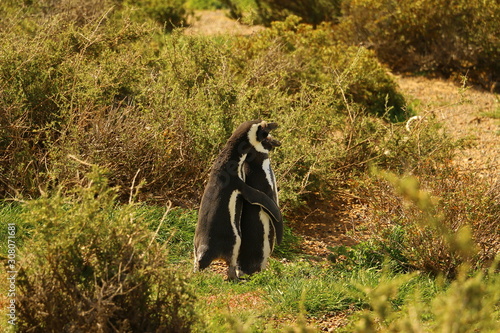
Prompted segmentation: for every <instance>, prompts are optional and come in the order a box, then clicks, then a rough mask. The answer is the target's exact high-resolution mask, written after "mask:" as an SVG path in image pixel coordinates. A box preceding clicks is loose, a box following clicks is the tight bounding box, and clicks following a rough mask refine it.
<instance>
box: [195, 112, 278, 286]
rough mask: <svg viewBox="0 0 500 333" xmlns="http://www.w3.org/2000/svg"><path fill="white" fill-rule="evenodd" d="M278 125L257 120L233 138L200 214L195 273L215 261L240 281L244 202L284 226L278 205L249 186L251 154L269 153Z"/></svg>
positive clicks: (213, 175) (217, 163)
mask: <svg viewBox="0 0 500 333" xmlns="http://www.w3.org/2000/svg"><path fill="white" fill-rule="evenodd" d="M273 128H275V126H274V125H272V124H268V123H267V122H265V121H260V120H254V121H247V122H245V123H243V124H241V125H240V126H239V127H238V128H237V129H236V130H235V131H234V132H233V134H232V135H231V137H230V138H229V140H228V141H227V143H226V145H225V146H224V148H223V149H222V151H221V152H220V154H219V155H218V157H217V159H216V160H215V162H214V165H213V166H212V169H211V171H210V176H209V180H208V183H207V186H206V187H205V191H204V193H203V197H202V200H201V205H200V209H199V213H198V223H197V226H196V231H195V238H194V266H195V270H199V269H204V268H206V267H208V265H210V263H211V262H212V261H213V260H215V259H223V260H224V261H226V263H227V264H228V265H229V269H228V277H229V278H230V279H236V278H237V266H238V255H239V253H240V247H241V225H240V219H241V213H242V208H243V202H244V201H245V202H248V203H249V204H252V205H256V206H258V207H262V208H263V209H264V210H265V212H266V213H267V214H268V215H269V216H270V217H271V219H272V220H273V223H275V224H276V225H282V223H283V221H282V216H281V212H280V210H279V208H278V206H277V205H276V202H275V201H274V200H273V199H271V198H270V197H269V196H268V195H266V194H264V193H263V192H262V191H259V190H257V189H255V188H253V187H251V186H249V185H248V184H246V183H245V178H246V175H245V170H244V168H245V163H246V161H247V157H248V154H249V152H250V151H254V150H255V151H265V150H266V149H265V148H264V147H263V145H262V142H263V140H265V139H266V138H267V136H268V135H269V131H271V130H272V129H273Z"/></svg>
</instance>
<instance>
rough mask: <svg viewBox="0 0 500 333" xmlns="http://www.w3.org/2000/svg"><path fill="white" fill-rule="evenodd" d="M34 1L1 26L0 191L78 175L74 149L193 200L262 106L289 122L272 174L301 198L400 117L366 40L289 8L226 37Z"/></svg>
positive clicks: (292, 197)
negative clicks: (343, 39)
mask: <svg viewBox="0 0 500 333" xmlns="http://www.w3.org/2000/svg"><path fill="white" fill-rule="evenodd" d="M32 10H33V9H32V8H31V7H30V8H23V9H22V10H20V11H18V14H17V15H20V16H22V19H23V20H25V22H28V21H29V22H30V26H26V25H23V24H18V23H16V22H18V21H13V22H12V24H11V25H10V26H9V28H5V29H3V30H2V32H1V33H2V38H3V40H4V47H3V48H2V50H1V51H0V52H1V55H2V57H3V59H5V60H6V61H4V62H2V64H3V65H2V71H1V72H0V82H1V83H0V84H1V87H2V92H3V93H2V94H1V95H0V108H1V109H2V111H3V112H2V113H0V117H1V119H0V122H1V123H2V132H1V134H0V135H1V136H0V146H1V147H2V149H1V151H0V153H1V157H0V169H1V176H0V177H2V178H1V182H0V186H1V193H2V196H9V195H11V196H14V195H16V194H22V195H25V196H33V197H36V196H37V195H38V194H39V192H40V190H42V191H45V190H47V188H50V187H51V186H54V185H56V184H58V183H60V184H62V185H63V186H65V187H66V188H70V187H71V186H72V184H75V183H76V184H77V183H79V182H80V180H81V179H80V178H81V176H80V175H81V174H83V172H84V170H83V169H84V168H85V167H84V166H83V165H82V164H80V163H77V162H75V161H74V160H72V159H70V158H68V155H73V156H77V157H78V158H79V159H80V160H83V161H87V162H88V163H93V164H99V165H102V166H105V167H106V168H107V169H108V170H109V178H110V182H111V184H112V185H116V186H119V187H120V189H121V192H120V193H121V195H122V197H123V198H125V199H126V198H127V197H128V192H129V191H128V188H129V187H130V186H131V183H132V181H133V180H134V179H136V180H137V181H141V180H145V181H146V183H145V186H144V188H143V189H144V193H145V194H144V196H145V199H152V200H160V201H162V200H167V199H172V200H174V201H175V203H179V202H185V201H186V200H192V199H193V198H194V199H195V200H196V201H197V200H198V198H199V193H200V190H201V189H202V187H203V179H204V178H206V174H207V172H208V170H209V168H210V165H211V162H212V159H213V157H214V156H215V155H216V154H217V151H218V149H219V148H220V147H221V145H222V144H223V143H224V142H225V140H226V139H227V137H229V135H230V133H231V132H232V130H233V129H234V128H235V127H236V126H237V125H238V124H239V123H241V122H242V121H244V120H247V119H256V118H263V119H268V120H274V121H277V122H278V123H280V125H281V127H282V128H283V129H284V130H283V131H282V132H281V133H278V136H281V139H283V140H284V142H285V144H284V146H283V147H284V148H283V149H281V148H280V150H277V152H276V161H277V171H278V172H277V173H278V174H279V175H282V176H281V177H282V179H280V183H281V184H283V189H282V192H283V195H282V198H283V199H284V202H290V203H297V202H300V200H301V199H302V198H303V195H304V194H306V193H309V192H315V191H320V192H321V191H324V190H327V189H328V188H329V187H330V186H332V185H334V183H335V179H336V178H337V173H336V172H335V171H333V172H332V170H335V169H342V170H348V171H349V170H353V169H355V167H357V166H363V165H364V164H365V159H377V158H378V156H380V154H379V148H377V147H376V144H375V143H376V141H379V140H382V136H384V135H386V134H387V131H381V130H380V131H379V130H377V128H382V127H383V126H382V125H383V124H388V121H397V120H402V119H405V117H407V115H408V113H407V112H406V110H405V109H404V99H403V97H402V96H401V94H400V93H399V92H398V91H397V87H396V84H395V83H394V81H393V80H392V79H391V78H390V77H389V76H388V75H387V74H386V71H385V69H384V68H383V67H382V66H381V65H380V64H379V63H378V62H377V60H376V58H375V55H374V54H373V52H371V51H368V50H366V49H364V48H358V47H348V46H346V45H344V44H342V43H338V42H335V41H334V40H333V38H332V32H331V30H330V29H329V27H328V26H321V27H318V29H315V30H314V29H312V28H311V27H310V26H308V25H304V24H299V21H298V19H297V18H296V17H291V18H289V19H288V20H287V21H285V22H281V23H276V24H274V25H273V26H272V27H271V28H270V29H269V30H265V31H264V32H262V33H261V34H257V35H255V36H252V37H250V38H228V39H225V40H224V39H213V38H205V37H188V36H184V35H182V33H181V32H175V33H173V34H169V35H165V34H164V33H163V28H162V27H159V26H158V25H156V23H154V21H153V20H149V21H148V20H138V19H136V18H135V15H136V14H137V11H136V10H131V9H130V8H129V7H127V6H125V5H123V6H122V7H120V8H118V9H114V10H112V11H109V10H108V11H104V12H101V13H100V15H96V16H94V17H93V18H91V19H88V20H84V21H83V22H82V23H79V22H73V21H71V20H70V21H68V20H67V19H66V18H65V17H64V16H60V15H56V14H53V15H48V14H44V15H42V17H41V18H38V19H37V18H35V19H34V18H33V17H30V15H32V14H31V11H32ZM21 21H22V20H21ZM377 119H382V120H380V122H379V121H378V120H377ZM346 120H348V121H346ZM377 124H379V125H380V126H379V125H377ZM351 127H354V128H351ZM347 133H348V136H346V135H347ZM367 136H368V137H367ZM285 147H286V148H285ZM346 148H347V152H348V154H349V156H350V158H349V160H348V163H347V162H346V160H345V151H346ZM358 153H362V155H359V156H358V155H357V154H358ZM346 163H347V165H348V166H346Z"/></svg>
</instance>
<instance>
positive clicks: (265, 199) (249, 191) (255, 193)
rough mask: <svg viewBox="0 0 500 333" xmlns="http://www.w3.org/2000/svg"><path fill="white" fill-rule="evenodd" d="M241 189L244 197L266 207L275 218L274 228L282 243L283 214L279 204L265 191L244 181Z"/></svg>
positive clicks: (273, 218)
mask: <svg viewBox="0 0 500 333" xmlns="http://www.w3.org/2000/svg"><path fill="white" fill-rule="evenodd" d="M240 191H241V195H242V196H243V199H245V200H246V201H248V202H249V203H251V204H252V205H259V206H261V207H262V208H264V209H265V211H266V212H267V213H268V214H269V216H270V217H271V219H272V220H273V225H274V229H275V231H276V241H277V242H278V244H281V241H282V239H283V216H282V215H281V211H280V209H279V208H278V205H277V204H276V202H274V200H272V199H271V198H270V197H269V196H268V195H266V194H265V193H264V192H262V191H259V190H257V189H255V188H253V187H251V186H249V185H248V184H246V183H244V182H243V181H241V182H240Z"/></svg>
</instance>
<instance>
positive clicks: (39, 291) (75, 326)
mask: <svg viewBox="0 0 500 333" xmlns="http://www.w3.org/2000/svg"><path fill="white" fill-rule="evenodd" d="M85 182H86V184H85V185H83V186H81V187H77V188H75V189H74V190H73V195H72V196H70V197H65V196H63V195H61V193H60V192H58V193H55V194H53V195H50V196H47V197H43V198H40V199H38V200H35V201H32V202H30V203H29V205H28V206H27V207H26V213H25V214H24V216H23V220H24V221H23V223H22V225H24V226H25V227H29V228H30V231H29V233H30V237H29V239H26V240H25V242H24V244H23V247H22V250H21V251H20V252H22V253H20V254H19V257H20V258H22V259H21V260H20V263H19V266H20V267H19V275H18V278H17V280H16V281H17V288H18V290H19V292H18V296H17V300H18V302H19V311H18V314H17V315H18V325H19V328H20V329H21V330H22V331H33V332H61V331H64V332H82V331H85V332H116V331H120V332H138V331H148V332H161V331H163V332H166V331H175V332H190V331H191V326H192V325H193V324H194V323H195V322H196V316H195V314H194V310H193V304H194V295H193V294H192V292H191V291H190V290H189V288H188V286H187V284H186V279H185V278H183V277H180V275H179V274H178V273H177V272H176V271H175V270H174V268H172V267H169V266H168V262H167V261H166V253H167V250H166V249H165V247H164V246H161V245H160V243H159V242H157V241H156V239H155V236H156V235H155V234H153V233H152V232H151V231H149V230H148V229H147V225H145V224H144V221H143V220H142V219H140V218H139V217H137V214H135V209H136V206H134V205H133V204H129V205H124V206H119V207H118V206H117V205H116V191H115V190H113V189H110V188H109V187H108V184H107V180H106V179H105V178H103V176H102V174H101V173H100V172H99V171H98V170H97V169H94V171H93V172H92V173H90V174H89V178H88V179H86V180H85Z"/></svg>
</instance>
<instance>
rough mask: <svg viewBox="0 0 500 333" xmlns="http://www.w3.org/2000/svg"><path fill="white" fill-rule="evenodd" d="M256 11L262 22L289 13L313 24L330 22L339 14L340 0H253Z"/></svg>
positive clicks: (278, 18)
mask: <svg viewBox="0 0 500 333" xmlns="http://www.w3.org/2000/svg"><path fill="white" fill-rule="evenodd" d="M255 3H256V6H257V13H258V15H259V17H260V19H261V20H262V22H263V23H266V24H270V23H271V22H273V21H281V20H285V19H286V18H287V17H288V16H289V15H295V16H298V17H301V18H302V19H303V22H304V23H309V24H312V25H314V26H316V25H318V24H320V23H321V22H332V21H334V20H336V19H337V18H338V17H339V16H340V7H341V3H342V1H341V0H300V1H287V0H255Z"/></svg>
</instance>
